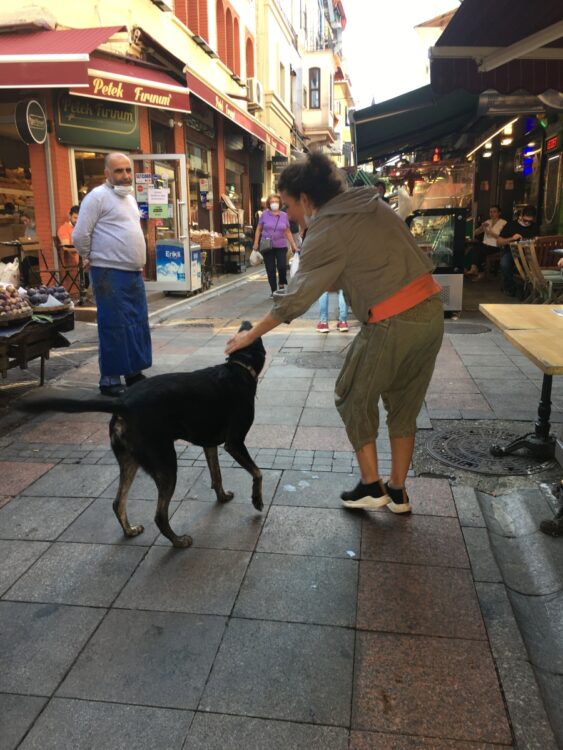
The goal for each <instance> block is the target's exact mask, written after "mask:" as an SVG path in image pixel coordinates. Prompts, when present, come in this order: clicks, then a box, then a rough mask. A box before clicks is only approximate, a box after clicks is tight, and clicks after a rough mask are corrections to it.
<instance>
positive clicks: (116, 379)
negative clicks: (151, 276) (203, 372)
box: [72, 153, 152, 396]
mask: <svg viewBox="0 0 563 750" xmlns="http://www.w3.org/2000/svg"><path fill="white" fill-rule="evenodd" d="M104 174H105V177H106V181H105V182H104V184H103V185H100V186H99V187H97V188H94V190H92V191H91V192H89V193H88V195H87V196H86V197H85V198H84V200H83V201H82V204H81V206H80V213H79V216H78V221H77V223H76V226H75V228H74V232H73V235H72V238H73V242H74V246H75V247H76V249H77V250H78V252H79V253H80V255H81V256H82V258H83V260H84V262H85V267H89V269H90V278H91V280H92V287H93V290H94V296H95V298H96V306H97V314H98V339H99V344H100V347H99V363H100V392H101V393H102V394H103V395H104V396H119V395H120V394H121V393H123V391H124V387H123V385H122V382H121V376H122V375H124V376H125V384H126V385H127V386H130V385H133V384H134V383H136V382H137V381H139V380H142V379H143V378H144V377H145V376H144V375H143V373H142V370H144V369H146V368H147V367H150V366H151V365H152V350H151V337H150V330H149V319H148V311H147V299H146V294H145V286H144V283H143V277H142V274H141V270H142V267H143V266H144V265H145V261H146V245H145V238H144V236H143V232H142V230H141V224H140V221H139V218H140V217H139V209H138V207H137V202H136V200H135V197H134V195H133V170H132V166H131V161H130V160H129V158H128V157H127V156H126V155H125V154H118V153H112V154H108V155H107V156H106V160H105V169H104Z"/></svg>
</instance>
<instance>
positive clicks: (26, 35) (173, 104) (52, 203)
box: [0, 27, 190, 278]
mask: <svg viewBox="0 0 563 750" xmlns="http://www.w3.org/2000/svg"><path fill="white" fill-rule="evenodd" d="M123 30H124V29H123V27H109V28H100V29H77V30H68V31H34V32H23V33H9V34H8V33H6V34H3V35H2V37H3V45H2V50H1V51H0V117H1V120H0V235H3V236H6V237H9V238H10V239H11V238H13V237H15V238H19V237H21V236H24V235H25V232H22V227H21V226H20V224H21V220H22V218H23V219H24V221H27V220H26V219H25V215H26V213H27V214H29V215H31V216H32V217H33V222H34V226H33V227H31V230H30V229H29V222H28V226H26V227H24V229H25V230H26V232H27V231H33V232H34V234H35V236H36V237H37V242H38V243H39V244H40V246H41V251H42V252H41V258H40V261H41V265H42V267H49V268H51V269H53V268H54V269H55V270H56V269H57V267H58V265H59V258H58V257H57V254H56V252H55V250H54V243H53V237H54V236H55V234H56V232H57V228H58V226H60V225H61V224H62V223H63V222H64V221H65V220H66V218H67V215H68V211H69V208H70V207H71V206H72V205H74V204H77V203H80V201H81V200H82V198H83V197H84V196H85V195H86V194H87V193H88V192H89V191H90V190H91V189H92V188H94V187H96V186H97V185H99V184H101V183H102V182H103V181H104V158H105V155H106V154H107V153H108V152H111V151H116V150H119V151H125V152H128V153H130V154H132V156H133V158H134V159H135V160H136V163H135V171H137V172H141V173H148V174H150V175H151V179H153V181H154V183H155V184H154V188H155V189H157V188H158V187H162V186H163V185H162V182H163V180H161V179H160V175H159V172H160V171H162V173H163V175H162V176H163V179H164V182H166V184H165V185H164V187H165V188H166V189H167V190H168V195H170V196H172V195H173V196H174V201H172V200H171V201H170V202H168V201H167V210H166V211H163V210H162V211H160V213H159V212H158V211H156V210H154V211H153V210H152V208H151V209H150V211H149V209H148V208H146V210H145V213H144V221H143V224H144V229H145V233H146V236H147V245H148V248H149V261H151V260H152V267H151V263H150V262H149V264H148V266H147V276H148V277H149V278H150V277H154V273H155V268H154V246H155V243H156V240H157V239H158V238H159V236H162V235H163V234H165V233H168V234H175V235H176V236H178V235H179V234H181V231H182V227H181V226H180V224H181V219H180V218H178V216H177V210H176V208H177V207H178V206H179V205H180V203H179V202H182V201H187V190H185V191H184V193H182V192H181V182H182V179H181V177H182V175H180V169H181V167H183V169H182V172H183V177H184V181H185V174H186V169H185V162H184V164H182V163H181V159H184V160H185V152H184V140H183V135H182V131H181V128H180V127H179V126H178V125H179V123H181V117H182V116H183V115H184V114H186V113H188V112H189V110H190V105H189V94H188V89H187V87H186V82H185V77H184V76H183V74H182V72H181V68H182V67H183V65H182V64H181V63H180V62H179V61H174V60H173V61H171V63H170V70H168V69H164V67H163V66H162V65H155V64H152V63H150V62H145V61H142V60H133V59H131V58H130V57H125V56H116V55H110V54H107V53H104V52H103V51H101V50H99V49H98V47H99V46H100V45H101V44H103V43H104V42H105V41H107V40H108V39H109V38H110V37H112V36H114V38H117V37H120V35H121V36H122V32H123ZM115 35H117V37H115ZM126 45H127V43H125V46H126ZM16 52H17V54H14V53H16ZM36 59H38V60H39V63H42V64H36V63H35V62H33V63H32V62H29V64H22V63H28V61H31V60H36ZM13 61H15V62H13ZM174 62H175V63H176V64H175V65H174ZM32 99H37V101H38V103H39V104H40V105H41V107H42V108H43V110H44V112H45V113H46V118H47V121H48V123H49V134H48V135H47V137H46V139H45V141H44V143H28V144H26V143H23V142H22V140H21V138H20V136H19V135H18V131H17V129H16V128H15V125H14V122H13V121H14V115H15V110H16V107H17V106H18V103H20V104H21V103H22V102H23V103H25V102H29V101H30V100H32ZM139 152H141V153H142V154H146V155H147V156H149V155H150V154H151V152H156V154H160V153H166V154H167V155H173V156H174V157H177V158H175V159H174V160H173V162H172V163H169V162H167V160H166V159H163V160H162V165H155V164H153V163H149V162H150V161H151V160H150V159H147V163H145V162H144V161H143V158H142V157H135V156H134V154H135V153H137V154H138V153H139ZM137 162H138V163H137ZM157 183H158V184H157ZM174 183H177V184H174ZM2 188H3V189H4V190H2ZM138 197H139V196H138ZM170 206H171V208H170V210H168V209H169V207H170ZM139 207H140V208H141V211H143V208H145V206H144V205H143V202H140V205H139Z"/></svg>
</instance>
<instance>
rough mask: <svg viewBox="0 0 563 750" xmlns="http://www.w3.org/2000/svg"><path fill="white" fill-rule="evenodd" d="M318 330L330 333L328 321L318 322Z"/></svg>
mask: <svg viewBox="0 0 563 750" xmlns="http://www.w3.org/2000/svg"><path fill="white" fill-rule="evenodd" d="M317 331H318V332H319V333H328V323H323V322H322V321H321V322H320V323H317Z"/></svg>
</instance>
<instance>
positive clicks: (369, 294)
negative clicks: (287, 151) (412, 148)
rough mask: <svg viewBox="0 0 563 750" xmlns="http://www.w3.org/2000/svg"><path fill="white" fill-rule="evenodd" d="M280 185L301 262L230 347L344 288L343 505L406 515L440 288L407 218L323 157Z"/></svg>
mask: <svg viewBox="0 0 563 750" xmlns="http://www.w3.org/2000/svg"><path fill="white" fill-rule="evenodd" d="M278 189H279V191H280V194H281V198H282V200H283V202H284V203H285V204H286V206H287V210H288V215H289V218H290V219H293V220H294V221H297V222H299V223H300V224H303V223H304V224H306V225H307V227H308V231H307V236H306V238H305V240H304V242H303V246H302V248H301V258H300V265H299V269H298V271H297V273H296V274H295V275H294V276H293V278H292V279H291V281H290V282H289V286H288V287H287V289H286V291H285V294H275V295H274V306H273V308H272V310H271V312H270V313H268V314H267V315H266V316H265V317H264V318H262V320H260V321H259V322H258V323H257V324H256V325H255V326H254V328H252V329H251V330H248V331H240V332H239V333H237V334H235V335H234V336H233V337H232V338H231V339H230V340H229V342H228V343H227V347H226V352H227V354H232V353H233V352H234V351H236V350H237V349H239V348H242V347H246V346H248V345H249V344H250V343H251V342H253V341H254V340H255V339H257V338H258V337H259V336H263V335H264V334H265V333H267V332H268V331H271V330H273V329H274V328H276V327H277V326H279V325H280V324H281V323H282V322H290V321H292V320H294V319H295V318H298V317H299V316H300V315H302V314H303V313H305V312H306V311H307V310H308V309H309V308H310V306H311V305H312V304H313V302H315V301H316V300H317V299H318V298H319V297H320V295H321V294H322V293H323V292H326V291H336V290H338V289H343V290H344V294H345V296H346V298H347V300H348V301H349V303H350V306H351V307H352V310H353V312H354V314H355V316H356V317H357V318H358V320H359V321H360V323H361V328H360V332H359V333H358V335H357V336H356V338H355V339H354V341H353V342H352V345H351V347H350V349H349V351H348V354H347V356H346V360H345V362H344V365H343V367H342V370H341V372H340V374H339V376H338V378H337V381H336V386H335V401H336V408H337V409H338V411H339V413H340V416H341V418H342V421H343V422H344V426H345V428H346V432H347V434H348V438H349V440H350V442H351V444H352V447H353V448H354V451H355V452H356V456H357V458H358V463H359V467H360V474H361V477H360V481H359V482H358V484H357V485H356V487H354V489H352V490H350V491H346V492H342V494H341V498H342V501H343V504H344V505H345V506H346V507H347V508H366V509H373V508H379V507H383V506H387V507H388V508H389V509H390V510H391V511H393V512H394V513H410V511H411V505H410V500H409V497H408V494H407V492H406V489H405V481H406V477H407V472H408V470H409V467H410V464H411V461H412V455H413V450H414V440H415V433H416V417H417V415H418V412H419V411H420V408H421V406H422V403H423V400H424V397H425V395H426V390H427V388H428V384H429V382H430V378H431V377H432V373H433V371H434V365H435V362H436V357H437V355H438V352H439V350H440V346H441V343H442V336H443V331H444V316H443V308H442V303H441V300H440V297H439V293H440V287H439V286H438V284H436V282H435V281H434V280H433V278H432V275H431V264H430V262H429V261H428V260H427V258H426V257H425V255H424V254H423V253H422V251H421V250H420V249H419V248H418V246H417V244H416V242H415V241H414V239H413V237H412V236H411V234H410V232H409V230H408V228H407V226H406V224H405V223H404V221H402V220H401V219H400V218H399V217H398V216H397V215H396V214H395V213H394V212H393V210H392V209H391V208H390V207H389V206H387V205H386V204H385V203H384V202H383V201H381V200H379V199H378V193H377V192H376V191H375V190H374V189H373V188H352V189H350V190H347V189H346V187H345V184H344V181H343V180H342V179H341V177H340V175H339V173H338V171H337V169H336V166H335V165H334V164H333V162H332V161H331V160H330V159H329V158H328V157H326V156H324V155H323V154H312V155H311V156H309V157H308V158H307V159H306V160H305V161H302V162H295V163H294V164H291V165H290V166H289V167H287V168H286V169H285V170H284V171H283V173H282V174H281V176H280V180H279V183H278ZM380 397H381V398H382V399H383V404H384V406H385V409H386V411H387V425H388V429H389V437H390V441H391V456H392V464H391V475H390V477H389V480H388V481H387V482H385V483H384V482H383V480H382V478H381V477H380V474H379V469H378V461H377V449H376V443H375V441H376V438H377V434H378V429H379V398H380Z"/></svg>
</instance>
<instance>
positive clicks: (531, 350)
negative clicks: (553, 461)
mask: <svg viewBox="0 0 563 750" xmlns="http://www.w3.org/2000/svg"><path fill="white" fill-rule="evenodd" d="M479 310H480V311H481V312H482V313H483V315H486V317H487V318H489V320H491V321H492V322H493V323H494V324H495V325H496V326H497V327H498V328H499V329H500V330H501V331H502V333H503V336H504V337H505V338H506V339H507V341H510V343H511V344H512V345H513V346H515V347H516V348H517V349H518V350H519V351H521V352H522V354H524V355H525V356H526V357H528V359H529V360H530V361H531V362H533V363H534V364H535V365H536V367H538V368H539V369H540V370H541V371H542V372H543V383H542V390H541V396H540V403H539V406H538V418H537V421H536V424H535V430H534V432H530V433H527V434H526V435H523V436H522V437H519V438H516V440H513V441H512V442H511V443H509V444H508V445H505V446H500V445H492V446H491V453H492V454H493V455H494V456H507V455H509V454H511V453H514V452H515V451H517V450H518V449H519V448H526V449H528V450H529V451H530V452H531V453H532V455H533V456H535V457H536V458H538V459H539V460H540V461H545V460H546V459H548V458H553V456H554V454H555V441H556V438H555V436H554V435H551V434H550V430H551V424H550V421H549V420H550V418H551V388H552V384H553V376H554V375H563V316H561V315H557V314H556V313H555V312H554V310H561V311H562V312H563V305H479Z"/></svg>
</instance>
